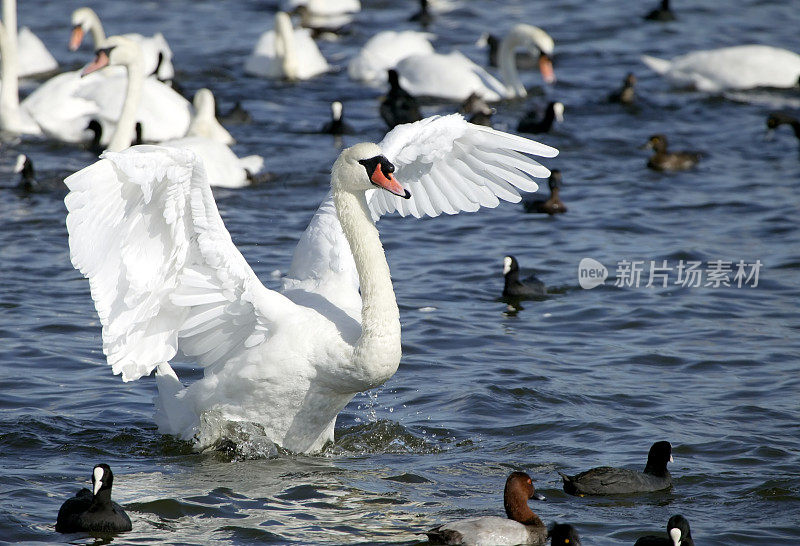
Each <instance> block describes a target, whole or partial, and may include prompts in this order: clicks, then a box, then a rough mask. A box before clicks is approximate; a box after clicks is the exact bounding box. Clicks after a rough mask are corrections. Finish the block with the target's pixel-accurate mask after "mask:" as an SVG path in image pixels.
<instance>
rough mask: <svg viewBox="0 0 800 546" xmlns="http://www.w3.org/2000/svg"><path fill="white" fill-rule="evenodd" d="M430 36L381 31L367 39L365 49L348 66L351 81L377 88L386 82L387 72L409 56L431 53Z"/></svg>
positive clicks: (412, 32)
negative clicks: (376, 86)
mask: <svg viewBox="0 0 800 546" xmlns="http://www.w3.org/2000/svg"><path fill="white" fill-rule="evenodd" d="M431 39H433V34H430V33H427V32H417V31H414V30H404V31H401V32H397V31H394V30H384V31H382V32H379V33H377V34H376V35H374V36H373V37H372V38H370V39H369V40H367V43H366V44H364V47H362V48H361V50H360V51H359V52H358V54H357V55H356V56H355V57H353V58H352V59H351V60H350V62H349V63H348V65H347V74H348V75H349V76H350V78H352V79H354V80H358V81H362V82H366V83H369V84H371V85H380V84H383V82H384V81H385V80H386V71H387V70H389V69H390V68H394V67H395V66H396V65H397V63H398V62H399V61H401V60H402V59H404V58H405V57H408V56H409V55H430V54H433V52H434V51H433V46H432V45H431Z"/></svg>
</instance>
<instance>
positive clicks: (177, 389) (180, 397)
mask: <svg viewBox="0 0 800 546" xmlns="http://www.w3.org/2000/svg"><path fill="white" fill-rule="evenodd" d="M156 385H157V386H158V396H157V397H156V401H155V402H156V414H155V417H154V418H155V421H156V424H157V425H158V430H159V431H160V432H162V433H164V434H173V435H176V436H181V437H183V438H186V434H187V432H188V431H190V430H193V428H194V426H195V423H196V420H197V418H196V416H195V414H194V412H193V411H192V410H191V408H190V406H189V403H188V397H186V396H184V395H185V394H186V393H185V392H182V391H183V390H184V387H183V383H181V382H180V380H179V379H178V375H177V374H176V373H175V370H173V369H172V366H170V365H169V364H168V363H166V362H163V363H161V364H159V365H158V367H157V369H156ZM189 436H190V437H191V434H190V435H189Z"/></svg>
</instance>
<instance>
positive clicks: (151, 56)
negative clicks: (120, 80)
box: [69, 7, 175, 82]
mask: <svg viewBox="0 0 800 546" xmlns="http://www.w3.org/2000/svg"><path fill="white" fill-rule="evenodd" d="M87 33H91V35H92V40H93V41H94V47H95V48H99V47H100V44H102V43H103V42H105V40H106V33H105V30H104V29H103V24H102V23H101V22H100V17H98V16H97V13H96V12H95V11H94V10H93V9H92V8H88V7H83V8H78V9H76V10H75V11H73V12H72V35H71V36H70V40H69V49H70V51H75V50H77V49H78V48H79V47H80V45H81V42H83V37H84V36H85V35H86V34H87ZM121 36H125V37H126V38H128V39H129V40H133V41H134V42H136V43H138V44H139V47H141V48H142V61H143V63H144V71H145V73H146V74H148V75H150V74H154V75H155V76H156V77H157V78H158V79H159V80H161V81H162V82H164V81H169V80H171V79H172V78H174V77H175V69H174V68H173V66H172V49H170V47H169V44H168V43H167V40H166V39H165V38H164V35H163V34H161V33H160V32H158V33H156V34H154V35H153V36H150V37H147V36H142V35H141V34H136V33H133V32H130V33H128V34H122V35H121Z"/></svg>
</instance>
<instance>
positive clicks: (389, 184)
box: [369, 163, 411, 199]
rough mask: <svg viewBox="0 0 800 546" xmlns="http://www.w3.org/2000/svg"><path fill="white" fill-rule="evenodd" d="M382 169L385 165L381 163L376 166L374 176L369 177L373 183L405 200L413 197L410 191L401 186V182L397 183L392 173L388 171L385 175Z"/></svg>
mask: <svg viewBox="0 0 800 546" xmlns="http://www.w3.org/2000/svg"><path fill="white" fill-rule="evenodd" d="M382 167H383V165H381V164H380V163H378V164H377V165H375V170H374V171H372V175H370V177H369V179H370V180H371V181H372V183H373V184H375V185H376V186H380V187H381V188H383V189H385V190H386V191H389V192H391V193H393V194H395V195H399V196H400V197H402V198H404V199H408V198H409V197H411V194H410V193H409V192H408V190H406V189H403V186H401V185H400V182H398V181H397V179H396V178H395V177H394V175H393V174H392V173H391V171H389V170H388V169H387V170H386V172H385V173H384V171H383V169H382Z"/></svg>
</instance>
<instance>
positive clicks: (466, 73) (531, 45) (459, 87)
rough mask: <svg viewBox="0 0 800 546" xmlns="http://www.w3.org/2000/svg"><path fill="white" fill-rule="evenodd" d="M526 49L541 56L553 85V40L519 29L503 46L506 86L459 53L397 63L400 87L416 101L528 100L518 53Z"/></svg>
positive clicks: (528, 28) (526, 27)
mask: <svg viewBox="0 0 800 546" xmlns="http://www.w3.org/2000/svg"><path fill="white" fill-rule="evenodd" d="M519 47H525V48H526V49H528V50H529V51H531V53H538V55H539V70H540V71H541V73H542V77H543V78H544V81H545V82H546V83H553V82H554V81H555V75H554V74H553V64H552V62H551V60H550V56H551V55H552V54H553V47H554V43H553V39H552V38H551V37H550V35H549V34H547V33H546V32H545V31H543V30H542V29H540V28H539V27H534V26H531V25H524V24H519V25H515V26H514V27H513V28H512V29H511V30H510V31H509V33H508V35H506V37H505V38H503V42H502V44H501V46H500V74H501V75H502V79H503V82H502V83H501V82H500V81H498V80H497V79H496V78H495V77H494V76H492V75H491V74H489V73H488V72H486V70H484V69H483V68H482V67H480V66H478V65H477V64H475V63H474V62H472V61H471V60H470V59H468V58H467V57H465V56H464V54H463V53H461V52H459V51H453V52H451V53H448V54H447V55H443V54H441V53H431V54H423V55H410V56H408V57H406V58H404V59H403V60H402V61H400V62H399V63H397V72H398V73H399V74H400V84H401V85H402V87H403V89H405V90H406V91H408V92H409V93H411V94H412V95H414V96H415V97H439V98H443V99H448V100H455V101H463V100H466V98H467V97H469V96H470V95H471V94H472V93H477V94H478V95H480V96H481V97H482V98H483V99H484V100H487V101H498V100H501V99H510V98H517V97H525V96H527V95H528V92H527V91H526V89H525V86H524V85H522V82H521V81H520V79H519V72H518V71H517V65H516V60H515V57H514V53H515V51H516V49H517V48H519Z"/></svg>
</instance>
